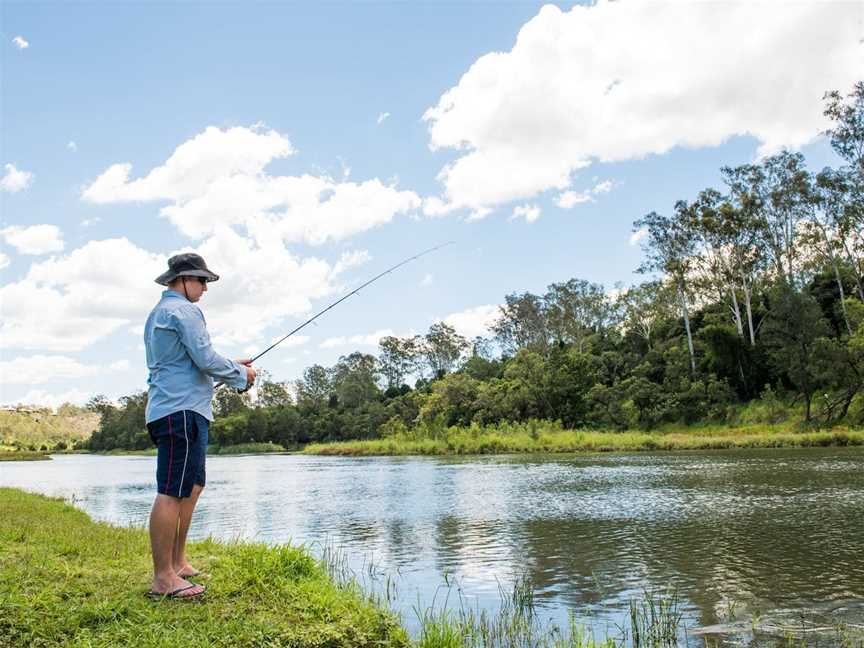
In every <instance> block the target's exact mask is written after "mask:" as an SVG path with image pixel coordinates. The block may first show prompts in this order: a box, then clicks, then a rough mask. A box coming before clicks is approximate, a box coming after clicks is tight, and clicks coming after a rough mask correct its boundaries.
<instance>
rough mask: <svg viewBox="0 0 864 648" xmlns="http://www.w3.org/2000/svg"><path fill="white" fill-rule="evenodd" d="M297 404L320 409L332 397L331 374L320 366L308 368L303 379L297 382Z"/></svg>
mask: <svg viewBox="0 0 864 648" xmlns="http://www.w3.org/2000/svg"><path fill="white" fill-rule="evenodd" d="M296 387H297V404H298V405H305V406H308V407H311V408H313V409H320V408H321V407H323V406H324V404H325V403H326V402H327V399H328V398H329V397H330V391H331V389H332V382H331V380H330V373H329V372H328V371H327V369H325V368H324V367H322V366H321V365H319V364H314V365H312V366H311V367H307V368H306V370H305V371H304V372H303V378H301V379H300V380H298V381H297V382H296Z"/></svg>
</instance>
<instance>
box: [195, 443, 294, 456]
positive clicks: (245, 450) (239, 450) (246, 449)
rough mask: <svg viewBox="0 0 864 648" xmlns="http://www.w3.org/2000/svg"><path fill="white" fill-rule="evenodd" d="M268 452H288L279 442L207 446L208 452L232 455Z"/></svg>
mask: <svg viewBox="0 0 864 648" xmlns="http://www.w3.org/2000/svg"><path fill="white" fill-rule="evenodd" d="M268 452H286V450H285V448H283V447H282V446H281V445H279V444H278V443H238V444H237V445H228V446H216V445H211V446H210V447H209V448H207V454H210V455H214V454H218V455H232V454H262V453H268Z"/></svg>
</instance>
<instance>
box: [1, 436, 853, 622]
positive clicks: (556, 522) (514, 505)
mask: <svg viewBox="0 0 864 648" xmlns="http://www.w3.org/2000/svg"><path fill="white" fill-rule="evenodd" d="M208 462H209V465H208V479H209V484H208V487H207V489H206V491H205V494H204V496H203V497H202V499H201V504H200V508H199V512H198V514H197V516H196V520H195V524H194V526H193V528H192V531H191V534H192V536H193V537H195V538H202V537H206V536H208V535H213V536H215V537H218V538H226V539H234V538H244V539H254V540H261V541H265V542H286V541H289V540H290V541H292V542H295V543H305V544H307V545H310V546H312V545H315V546H320V545H321V544H323V543H326V542H330V543H335V544H336V545H338V546H341V547H342V548H343V549H344V550H345V551H346V553H347V556H348V558H349V559H350V562H351V563H352V564H353V565H354V566H355V567H356V568H360V567H362V566H363V565H365V564H368V561H369V560H370V557H371V559H372V560H373V561H374V562H375V563H376V565H377V566H378V567H380V568H381V569H382V570H384V571H385V572H389V573H391V574H396V573H398V574H399V575H400V579H399V587H400V595H401V596H400V603H399V605H400V607H401V610H402V611H403V613H404V615H405V617H406V620H408V621H409V622H410V619H411V618H412V612H411V610H412V607H413V606H415V605H416V604H417V601H418V596H419V599H420V602H421V605H424V604H426V603H428V602H430V601H431V600H432V598H433V597H434V596H435V593H436V590H437V589H438V587H439V586H440V585H441V583H442V582H443V581H444V579H445V575H446V578H451V577H455V578H456V579H457V580H458V581H459V582H460V583H461V584H462V586H463V591H464V593H465V595H466V596H467V597H469V599H470V600H472V601H476V602H477V603H478V604H480V605H483V606H493V605H495V603H496V602H497V600H498V587H499V585H503V586H505V587H506V586H508V584H509V583H512V581H513V579H514V577H515V576H516V575H517V574H519V573H522V572H527V573H528V574H529V576H530V577H531V578H532V580H533V582H534V584H535V585H536V587H537V588H538V594H539V599H540V601H541V602H542V604H543V605H544V606H545V607H544V610H545V611H546V612H547V613H548V615H549V616H551V617H553V618H557V619H559V620H560V619H563V614H564V610H565V609H566V608H567V607H572V608H576V611H577V612H581V613H590V614H593V615H594V617H595V618H596V619H597V620H598V623H607V624H608V623H613V624H614V623H615V622H617V621H619V620H620V618H621V617H620V615H621V614H622V613H623V611H624V608H625V606H626V604H627V598H628V597H629V596H631V595H633V594H638V593H639V592H640V591H641V589H642V588H645V587H649V588H651V587H665V586H668V585H674V586H676V587H678V588H679V590H680V592H681V594H682V600H683V601H684V608H685V610H686V611H687V614H688V617H689V619H690V621H691V625H702V626H710V625H712V624H716V623H718V622H721V621H724V620H725V619H726V617H728V616H729V611H730V609H732V608H737V609H738V610H739V611H744V612H747V611H756V610H759V611H761V612H763V613H764V612H766V611H769V610H774V611H775V612H776V613H777V614H778V615H781V616H782V614H789V613H790V611H799V612H800V611H802V610H810V611H813V612H816V611H818V612H819V613H820V614H822V613H826V614H827V612H826V610H829V609H830V610H831V612H832V613H834V614H838V613H839V614H841V615H847V616H849V617H850V618H853V617H855V615H859V616H860V615H861V614H862V601H864V561H862V560H861V555H862V549H864V497H862V495H864V470H862V468H864V451H862V450H859V449H819V450H812V449H811V450H788V451H787V450H771V451H739V452H710V453H696V452H694V453H680V454H657V455H649V454H639V455H603V456H588V457H586V456H578V457H576V456H566V457H565V456H556V457H548V456H544V457H540V456H531V457H485V458H376V459H345V458H325V457H303V456H249V457H211V458H210V459H209V460H208ZM153 464H154V460H153V458H149V457H148V458H143V457H93V456H85V455H78V456H75V455H70V456H58V457H56V458H55V460H54V461H53V462H50V463H49V462H32V463H30V462H28V463H0V485H8V486H17V487H21V488H25V489H27V490H31V491H37V492H42V493H47V494H50V495H59V496H63V497H67V498H72V497H74V498H75V501H76V504H77V505H78V506H81V507H82V508H83V509H85V510H86V511H87V512H88V513H90V514H91V515H92V516H93V517H95V518H97V519H101V520H109V521H111V522H114V523H118V524H135V525H143V524H145V523H146V520H147V516H148V514H149V509H150V504H151V502H152V497H153V486H154V483H153V481H154V480H153V469H154V465H153ZM838 610H839V612H838ZM409 625H410V623H409Z"/></svg>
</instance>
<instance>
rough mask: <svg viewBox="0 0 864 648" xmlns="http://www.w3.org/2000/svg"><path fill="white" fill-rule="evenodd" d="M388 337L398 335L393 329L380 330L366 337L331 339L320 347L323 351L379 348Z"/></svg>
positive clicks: (352, 336)
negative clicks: (344, 347)
mask: <svg viewBox="0 0 864 648" xmlns="http://www.w3.org/2000/svg"><path fill="white" fill-rule="evenodd" d="M388 335H396V334H395V333H394V332H393V331H392V330H391V329H380V330H378V331H375V332H374V333H368V334H366V335H351V336H349V337H345V336H338V337H331V338H327V339H326V340H324V341H323V342H322V343H321V344H319V345H318V346H319V347H320V348H322V349H333V348H335V347H342V346H354V347H358V346H363V347H377V346H378V342H379V341H380V340H381V338H383V337H387V336H388Z"/></svg>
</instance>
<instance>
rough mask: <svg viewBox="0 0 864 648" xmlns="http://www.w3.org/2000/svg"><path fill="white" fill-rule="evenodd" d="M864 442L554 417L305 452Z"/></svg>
mask: <svg viewBox="0 0 864 648" xmlns="http://www.w3.org/2000/svg"><path fill="white" fill-rule="evenodd" d="M852 445H855V446H860V445H864V430H850V429H847V428H834V429H831V430H817V431H798V430H796V429H795V428H794V427H793V426H791V425H768V424H753V425H738V426H721V425H715V426H701V427H678V428H676V427H667V428H663V429H661V430H658V431H655V432H641V431H630V432H609V431H595V430H564V429H562V428H561V426H560V424H558V423H556V422H549V421H527V422H524V423H502V424H500V425H497V426H488V427H481V426H478V425H472V426H471V427H467V428H465V427H450V428H424V427H422V426H421V427H419V428H416V429H414V430H411V431H409V432H406V433H401V434H396V435H393V436H391V437H387V438H383V439H373V440H367V441H344V442H338V443H323V444H319V443H315V444H310V445H307V446H306V447H305V448H304V450H303V451H304V452H305V453H306V454H319V455H347V456H363V455H469V454H506V453H532V452H551V453H558V452H613V451H621V452H638V451H656V450H721V449H731V448H793V447H825V446H852Z"/></svg>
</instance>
